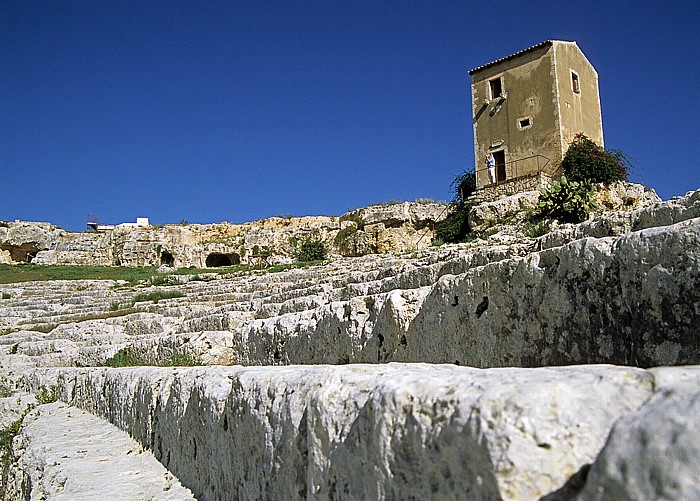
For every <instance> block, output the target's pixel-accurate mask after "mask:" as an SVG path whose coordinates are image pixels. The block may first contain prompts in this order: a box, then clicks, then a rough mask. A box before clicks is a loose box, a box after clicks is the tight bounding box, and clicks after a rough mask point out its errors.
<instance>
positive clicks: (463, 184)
mask: <svg viewBox="0 0 700 501" xmlns="http://www.w3.org/2000/svg"><path fill="white" fill-rule="evenodd" d="M450 188H452V189H453V190H454V191H455V198H456V199H457V200H461V201H462V202H464V201H465V200H466V199H467V198H469V197H470V196H471V195H472V193H474V192H475V191H476V172H474V169H470V170H466V171H464V172H463V173H462V174H460V175H459V176H457V177H455V178H454V179H453V180H452V183H451V184H450Z"/></svg>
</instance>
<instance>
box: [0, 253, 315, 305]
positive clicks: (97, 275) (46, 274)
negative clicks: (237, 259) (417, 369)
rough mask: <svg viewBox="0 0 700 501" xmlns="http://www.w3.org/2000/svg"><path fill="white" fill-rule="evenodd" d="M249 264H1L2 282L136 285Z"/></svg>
mask: <svg viewBox="0 0 700 501" xmlns="http://www.w3.org/2000/svg"><path fill="white" fill-rule="evenodd" d="M314 264H319V263H318V262H316V261H313V262H304V263H295V264H293V265H281V266H272V267H269V268H267V269H266V270H264V271H266V272H268V273H274V272H277V271H283V270H286V269H289V268H299V267H306V266H309V265H314ZM249 271H250V270H248V265H247V264H239V265H235V266H222V267H217V268H179V269H177V270H174V271H173V272H171V273H164V274H161V273H157V272H156V268H155V267H153V266H146V267H130V266H63V265H35V264H0V284H13V283H19V282H33V281H48V280H125V281H127V282H129V283H131V284H132V285H135V284H137V283H138V282H140V281H145V282H148V283H149V284H151V285H156V286H157V285H163V284H167V283H168V277H169V276H171V275H201V274H204V273H213V274H217V275H227V274H238V273H248V272H249ZM2 298H3V299H10V298H11V295H10V294H9V293H5V294H4V295H3V296H2Z"/></svg>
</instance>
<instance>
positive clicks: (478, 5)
mask: <svg viewBox="0 0 700 501" xmlns="http://www.w3.org/2000/svg"><path fill="white" fill-rule="evenodd" d="M548 39H560V40H575V41H576V42H577V43H578V45H579V47H580V48H581V49H582V50H583V52H584V53H585V54H586V56H587V57H588V59H589V60H590V61H591V62H592V63H593V65H594V66H595V68H596V69H597V71H598V74H599V78H600V79H599V85H600V94H601V102H602V111H603V130H604V135H605V142H606V147H613V148H621V149H623V150H625V151H626V152H627V153H628V154H630V155H631V156H632V157H634V158H635V159H636V160H637V162H638V163H639V165H640V167H639V168H638V169H637V171H636V172H635V173H634V175H633V180H636V181H642V182H644V183H645V184H647V185H649V186H651V187H653V188H655V189H656V190H657V192H658V193H659V194H660V195H661V196H662V198H670V197H671V196H674V195H680V194H683V193H685V192H686V191H689V190H692V189H697V188H700V175H698V172H699V170H698V169H700V152H699V151H698V146H700V98H698V96H697V95H696V92H695V91H696V89H698V88H700V56H699V55H698V49H700V43H699V42H698V41H699V40H700V4H698V3H697V2H696V1H695V0H692V1H691V0H685V1H674V2H663V3H662V2H658V1H651V2H631V1H616V0H612V1H606V2H588V1H582V2H561V1H557V2H549V1H538V2H523V1H519V2H513V1H509V0H506V1H499V2H466V1H382V0H367V1H364V0H358V1H350V0H347V1H340V0H336V1H333V0H326V1H301V0H299V1H287V0H278V1H266V0H238V1H236V0H231V1H213V2H205V1H201V2H200V1H191V0H188V1H151V0H138V1H120V0H114V1H110V2H107V1H99V0H82V1H81V0H78V1H61V0H55V1H53V0H52V1H42V2H38V1H15V0H3V1H2V2H0V220H15V219H22V220H30V221H50V222H52V223H54V224H57V225H59V226H62V227H64V228H66V229H69V230H82V229H84V228H85V222H86V217H87V215H88V214H96V215H98V216H99V217H100V219H101V220H102V221H104V222H105V223H119V222H122V221H134V220H135V218H136V217H137V216H142V217H149V218H150V219H151V222H152V223H153V224H165V223H177V222H180V221H181V220H182V219H186V220H188V221H190V222H201V223H210V222H219V221H230V222H244V221H251V220H256V219H260V218H263V217H268V216H274V215H277V214H294V215H295V216H301V215H319V214H321V215H339V214H342V213H344V212H346V211H347V210H349V209H351V208H354V207H360V206H364V205H368V204H371V203H377V202H386V201H388V200H391V199H396V200H414V199H416V198H419V197H425V198H434V199H436V200H445V199H449V198H451V196H452V194H451V193H450V191H449V184H450V182H451V180H452V179H453V178H454V176H455V175H457V174H459V173H460V172H462V171H464V170H465V169H467V168H470V167H472V166H473V152H472V151H473V136H472V126H471V101H470V100H471V97H470V80H469V75H468V71H469V70H470V69H472V68H474V67H476V66H479V65H481V64H484V63H487V62H490V61H492V60H494V59H497V58H500V57H503V56H506V55H508V54H511V53H513V52H517V51H518V50H521V49H524V48H526V47H529V46H531V45H534V44H536V43H539V42H541V41H544V40H548Z"/></svg>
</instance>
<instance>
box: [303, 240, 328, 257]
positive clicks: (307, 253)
mask: <svg viewBox="0 0 700 501" xmlns="http://www.w3.org/2000/svg"><path fill="white" fill-rule="evenodd" d="M296 258H297V261H302V262H308V261H321V260H323V259H326V245H325V244H324V243H323V242H322V241H320V240H312V239H310V238H309V239H307V240H304V241H303V242H302V243H301V246H300V247H299V251H298V252H297V255H296Z"/></svg>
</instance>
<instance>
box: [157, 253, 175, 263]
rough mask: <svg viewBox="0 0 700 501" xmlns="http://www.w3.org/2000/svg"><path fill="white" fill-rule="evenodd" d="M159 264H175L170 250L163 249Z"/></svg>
mask: <svg viewBox="0 0 700 501" xmlns="http://www.w3.org/2000/svg"><path fill="white" fill-rule="evenodd" d="M160 264H161V265H162V266H174V265H175V256H173V255H172V254H171V253H170V252H167V251H163V252H161V253H160Z"/></svg>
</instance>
